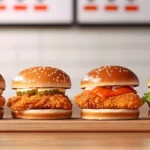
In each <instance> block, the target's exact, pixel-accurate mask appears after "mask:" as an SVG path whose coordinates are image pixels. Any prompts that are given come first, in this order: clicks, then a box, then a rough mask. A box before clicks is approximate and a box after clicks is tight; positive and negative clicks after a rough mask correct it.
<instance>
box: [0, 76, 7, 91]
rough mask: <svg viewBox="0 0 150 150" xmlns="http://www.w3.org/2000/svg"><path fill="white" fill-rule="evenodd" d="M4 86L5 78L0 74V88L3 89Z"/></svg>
mask: <svg viewBox="0 0 150 150" xmlns="http://www.w3.org/2000/svg"><path fill="white" fill-rule="evenodd" d="M5 88H6V83H5V80H4V78H3V76H2V75H1V74H0V89H3V90H5Z"/></svg>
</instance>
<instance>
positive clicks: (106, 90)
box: [91, 86, 136, 98]
mask: <svg viewBox="0 0 150 150" xmlns="http://www.w3.org/2000/svg"><path fill="white" fill-rule="evenodd" d="M125 93H135V94H136V91H135V90H134V89H133V88H132V87H130V86H122V87H118V88H116V89H112V87H95V88H94V89H93V90H92V91H91V94H93V95H94V96H99V97H103V98H106V97H111V96H118V95H121V94H125Z"/></svg>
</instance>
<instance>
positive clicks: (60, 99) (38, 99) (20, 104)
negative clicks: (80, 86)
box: [7, 94, 72, 110]
mask: <svg viewBox="0 0 150 150" xmlns="http://www.w3.org/2000/svg"><path fill="white" fill-rule="evenodd" d="M7 106H8V107H10V108H11V109H12V110H27V109H51V108H52V109H65V110H68V109H71V108H72V104H71V101H70V100H69V98H68V97H67V96H65V95H62V94H55V95H41V96H40V95H32V96H29V95H24V96H14V97H12V98H9V100H8V103H7Z"/></svg>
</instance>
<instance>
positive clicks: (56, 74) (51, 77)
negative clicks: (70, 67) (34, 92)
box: [12, 67, 71, 89]
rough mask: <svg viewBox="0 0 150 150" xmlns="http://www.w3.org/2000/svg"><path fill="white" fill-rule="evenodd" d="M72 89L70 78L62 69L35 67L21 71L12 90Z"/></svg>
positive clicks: (14, 81)
mask: <svg viewBox="0 0 150 150" xmlns="http://www.w3.org/2000/svg"><path fill="white" fill-rule="evenodd" d="M36 87H39V88H71V80H70V77H69V76H68V75H67V74H66V73H65V72H63V71H62V70H60V69H57V68H52V67H33V68H29V69H25V70H23V71H21V72H20V73H19V74H18V75H17V76H16V77H15V78H14V80H13V81H12V88H13V89H19V88H36Z"/></svg>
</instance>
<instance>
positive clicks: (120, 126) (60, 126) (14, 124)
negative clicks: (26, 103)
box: [0, 119, 150, 132]
mask: <svg viewBox="0 0 150 150" xmlns="http://www.w3.org/2000/svg"><path fill="white" fill-rule="evenodd" d="M5 131H12V132H16V131H18V132H20V131H33V132H34V131H38V132H45V131H51V132H52V131H54V132H63V131H64V132H92V131H93V132H94V131H95V132H96V131H99V132H107V131H109V132H116V131H117V132H122V131H134V132H136V131H138V132H145V131H149V132H150V120H147V119H139V120H121V121H117V120H116V121H89V120H81V119H68V120H23V119H16V120H15V119H2V120H0V132H5Z"/></svg>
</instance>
